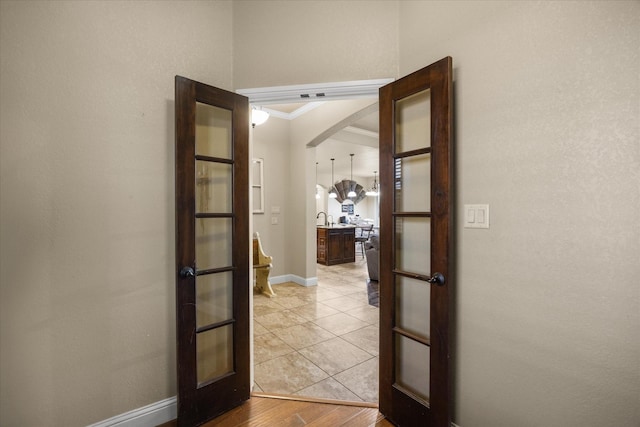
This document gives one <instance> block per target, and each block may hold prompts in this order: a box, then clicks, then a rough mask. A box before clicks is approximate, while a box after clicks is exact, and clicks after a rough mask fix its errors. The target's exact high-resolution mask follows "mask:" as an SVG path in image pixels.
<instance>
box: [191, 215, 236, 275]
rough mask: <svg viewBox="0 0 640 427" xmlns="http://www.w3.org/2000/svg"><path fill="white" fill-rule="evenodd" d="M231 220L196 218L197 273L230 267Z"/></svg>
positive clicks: (231, 244)
mask: <svg viewBox="0 0 640 427" xmlns="http://www.w3.org/2000/svg"><path fill="white" fill-rule="evenodd" d="M232 246H233V242H232V220H231V218H196V267H197V269H198V271H202V270H209V269H212V268H223V267H230V266H231V249H232Z"/></svg>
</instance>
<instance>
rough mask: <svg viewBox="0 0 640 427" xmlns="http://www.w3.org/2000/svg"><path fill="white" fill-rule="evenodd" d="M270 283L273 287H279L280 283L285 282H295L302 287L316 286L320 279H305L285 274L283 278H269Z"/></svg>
mask: <svg viewBox="0 0 640 427" xmlns="http://www.w3.org/2000/svg"><path fill="white" fill-rule="evenodd" d="M269 282H270V283H271V284H272V285H279V284H280V283H285V282H293V283H297V284H298V285H301V286H316V285H317V284H318V278H317V277H308V278H306V279H305V278H304V277H300V276H296V275H295V274H283V275H282V276H274V277H269Z"/></svg>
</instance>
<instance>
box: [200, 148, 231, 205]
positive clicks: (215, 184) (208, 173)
mask: <svg viewBox="0 0 640 427" xmlns="http://www.w3.org/2000/svg"><path fill="white" fill-rule="evenodd" d="M232 172H233V169H232V165H230V164H227V163H215V162H206V161H199V160H196V212H197V213H229V212H231V209H232V206H231V191H232V190H233V188H232V186H231V185H232V184H233V173H232Z"/></svg>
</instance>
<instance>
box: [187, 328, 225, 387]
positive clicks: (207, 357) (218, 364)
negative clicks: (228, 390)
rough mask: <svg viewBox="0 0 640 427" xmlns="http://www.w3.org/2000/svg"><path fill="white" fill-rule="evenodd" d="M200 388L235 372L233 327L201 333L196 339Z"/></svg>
mask: <svg viewBox="0 0 640 427" xmlns="http://www.w3.org/2000/svg"><path fill="white" fill-rule="evenodd" d="M196 340H197V342H196V352H197V360H198V368H197V371H198V386H200V385H203V384H206V383H207V382H209V381H211V380H214V379H215V378H217V377H220V376H222V375H224V374H228V373H229V372H232V371H233V326H232V325H225V326H222V327H220V328H216V329H211V330H209V331H205V332H200V333H198V334H197V338H196Z"/></svg>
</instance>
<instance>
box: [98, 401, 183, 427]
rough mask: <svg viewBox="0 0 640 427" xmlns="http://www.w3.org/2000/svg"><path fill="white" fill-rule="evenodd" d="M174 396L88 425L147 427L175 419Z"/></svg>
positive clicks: (176, 408) (176, 411) (176, 410)
mask: <svg viewBox="0 0 640 427" xmlns="http://www.w3.org/2000/svg"><path fill="white" fill-rule="evenodd" d="M177 402H178V401H177V399H176V397H175V396H174V397H169V398H167V399H164V400H161V401H159V402H155V403H152V404H150V405H147V406H143V407H142V408H138V409H134V410H132V411H129V412H125V413H124V414H120V415H116V416H115V417H111V418H109V419H107V420H104V421H100V422H97V423H95V424H91V425H90V426H88V427H113V426H118V427H148V426H157V425H159V424H164V423H166V422H169V421H171V420H175V419H176V418H177V416H178V415H177V414H178V403H177Z"/></svg>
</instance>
